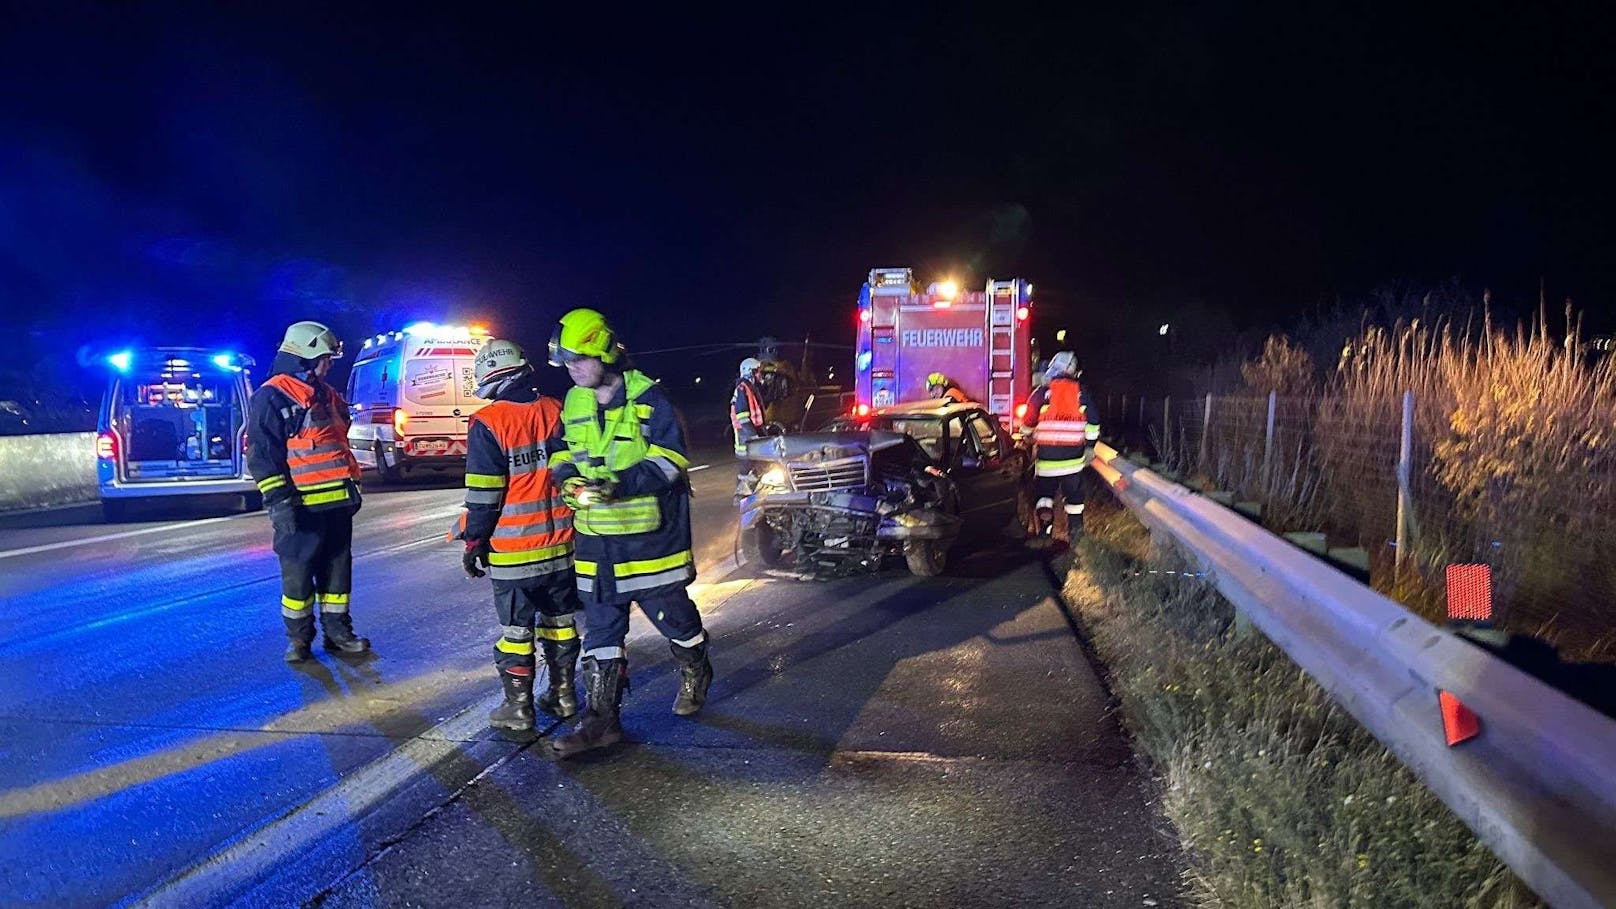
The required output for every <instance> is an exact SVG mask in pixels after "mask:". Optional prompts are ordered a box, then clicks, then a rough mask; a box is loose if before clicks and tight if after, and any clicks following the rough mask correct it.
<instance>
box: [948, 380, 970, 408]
mask: <svg viewBox="0 0 1616 909" xmlns="http://www.w3.org/2000/svg"><path fill="white" fill-rule="evenodd" d="M943 397H944V398H945V399H946V400H949V401H953V402H954V403H956V404H965V403H968V402H969V401H970V400H971V396H970V395H967V394H966V393H965V392H964V390H963V389H961V388H960V387H959V386H958V385H950V386H948V387H947V388H945V389H943Z"/></svg>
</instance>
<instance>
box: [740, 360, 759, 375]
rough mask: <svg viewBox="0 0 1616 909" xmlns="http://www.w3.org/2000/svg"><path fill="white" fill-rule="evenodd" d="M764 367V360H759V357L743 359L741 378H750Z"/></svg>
mask: <svg viewBox="0 0 1616 909" xmlns="http://www.w3.org/2000/svg"><path fill="white" fill-rule="evenodd" d="M762 368H763V361H762V360H759V359H758V358H757V357H747V358H746V359H744V360H742V361H741V378H743V379H750V378H752V377H753V376H755V375H757V371H758V370H759V369H762Z"/></svg>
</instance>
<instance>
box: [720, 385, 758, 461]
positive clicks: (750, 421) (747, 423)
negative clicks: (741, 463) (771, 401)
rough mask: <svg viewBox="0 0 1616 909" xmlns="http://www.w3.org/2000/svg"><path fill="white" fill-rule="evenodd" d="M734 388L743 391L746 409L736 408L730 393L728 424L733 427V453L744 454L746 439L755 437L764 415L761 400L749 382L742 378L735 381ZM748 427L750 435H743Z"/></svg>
mask: <svg viewBox="0 0 1616 909" xmlns="http://www.w3.org/2000/svg"><path fill="white" fill-rule="evenodd" d="M735 388H736V389H737V390H738V391H742V392H744V393H745V396H746V409H745V410H737V409H736V407H735V396H734V395H731V396H730V401H729V424H730V426H732V427H733V428H734V429H735V453H736V454H738V455H744V454H746V443H747V441H749V440H750V439H753V438H756V437H757V435H758V430H760V429H762V428H763V424H764V422H765V420H766V417H765V416H764V407H763V400H762V399H761V398H759V397H758V393H757V389H756V388H754V387H753V385H752V383H751V382H748V381H746V380H745V379H742V380H741V381H740V382H737V383H735ZM748 427H750V429H751V435H749V436H748V435H743V433H745V432H746V431H747V429H748Z"/></svg>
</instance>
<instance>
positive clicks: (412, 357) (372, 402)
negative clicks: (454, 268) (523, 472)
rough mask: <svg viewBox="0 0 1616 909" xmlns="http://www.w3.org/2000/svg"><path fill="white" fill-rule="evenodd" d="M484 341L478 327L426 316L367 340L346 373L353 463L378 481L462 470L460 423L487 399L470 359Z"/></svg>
mask: <svg viewBox="0 0 1616 909" xmlns="http://www.w3.org/2000/svg"><path fill="white" fill-rule="evenodd" d="M487 341H488V331H487V330H486V329H484V328H483V327H481V326H477V325H470V326H468V325H437V324H434V323H431V322H417V323H416V324H414V325H410V326H409V327H407V328H404V329H402V330H400V331H393V332H384V333H382V334H379V335H377V336H375V337H374V338H369V339H366V341H365V343H364V345H363V346H362V347H361V349H360V350H359V353H358V355H357V356H355V357H354V359H353V366H352V368H351V369H350V371H349V373H348V394H347V398H348V404H349V406H350V407H352V408H353V424H352V425H351V426H350V427H349V428H348V442H349V444H350V445H351V446H352V447H353V452H354V457H355V458H357V459H358V460H359V465H360V466H361V467H364V468H367V469H369V470H374V471H375V472H376V476H377V478H378V479H380V480H381V481H382V482H384V483H390V482H395V481H397V480H400V479H402V478H403V476H404V474H405V473H406V472H408V471H412V470H433V471H438V472H441V471H444V470H465V469H466V427H467V425H468V424H469V423H470V421H471V415H472V414H474V413H476V412H477V411H479V410H481V409H482V408H483V407H485V406H487V404H488V402H487V401H484V400H483V399H481V398H479V397H477V396H476V390H477V384H476V381H475V380H474V379H473V378H472V366H471V363H472V359H473V358H474V357H476V356H477V351H478V350H480V349H481V348H482V346H483V344H484V343H486V342H487ZM349 349H350V350H352V348H351V347H350V348H349Z"/></svg>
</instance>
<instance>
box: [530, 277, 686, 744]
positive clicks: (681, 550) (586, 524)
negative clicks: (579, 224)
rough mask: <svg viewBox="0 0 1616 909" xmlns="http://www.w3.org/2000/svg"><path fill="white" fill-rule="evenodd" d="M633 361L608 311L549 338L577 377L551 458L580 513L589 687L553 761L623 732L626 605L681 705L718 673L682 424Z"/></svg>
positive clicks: (676, 707) (570, 319)
mask: <svg viewBox="0 0 1616 909" xmlns="http://www.w3.org/2000/svg"><path fill="white" fill-rule="evenodd" d="M627 361H628V354H627V352H626V351H625V350H624V348H623V345H622V344H620V343H619V342H618V340H617V336H616V335H615V334H614V333H613V331H612V329H611V327H610V326H609V325H608V324H607V323H606V319H605V317H604V316H602V315H601V314H600V313H598V312H596V311H595V310H592V309H574V310H572V311H571V312H569V313H567V314H566V315H565V316H562V318H561V323H560V324H559V325H558V326H556V330H555V334H554V335H553V336H552V337H551V339H550V362H551V363H552V364H555V365H564V366H566V368H567V374H568V375H569V376H571V378H572V381H573V383H574V387H573V388H572V389H570V390H569V391H568V392H567V397H566V401H565V403H564V404H563V406H562V409H561V419H562V423H563V431H564V434H565V438H566V443H567V448H568V450H567V451H564V452H558V453H556V454H553V455H551V457H550V465H551V470H552V471H553V472H554V474H555V477H556V481H557V482H558V483H560V485H561V490H562V496H563V498H564V499H565V500H566V502H567V504H568V505H569V506H571V507H572V509H573V510H574V512H575V515H574V519H573V520H574V527H575V529H576V531H577V537H576V543H577V547H578V558H577V563H576V567H577V576H578V591H579V593H580V594H582V598H583V602H584V616H585V620H586V621H585V625H586V629H585V634H584V642H583V651H584V656H583V669H584V685H585V688H586V690H587V692H588V703H587V704H586V706H585V708H584V712H583V717H582V719H581V720H580V721H579V722H578V724H577V725H576V726H575V727H574V728H573V730H572V731H571V732H569V733H567V734H566V735H563V736H560V737H558V738H556V739H553V740H551V741H549V742H547V747H548V748H549V751H550V753H551V755H552V756H554V757H557V758H565V757H570V756H572V755H575V754H579V753H581V752H584V751H589V750H592V749H595V748H603V747H606V746H608V745H611V744H613V743H615V742H617V741H618V740H620V739H621V738H622V735H623V733H622V729H621V727H620V725H619V722H618V712H619V709H620V706H621V704H622V697H623V693H624V691H626V690H627V688H628V660H627V656H626V651H625V650H624V649H623V642H624V639H625V637H626V636H627V634H628V608H629V603H630V602H631V601H632V602H636V603H638V604H639V607H640V611H641V612H643V613H645V615H646V617H647V618H649V619H650V620H651V624H652V625H654V626H656V629H657V631H659V632H661V633H662V635H663V636H664V637H666V638H667V639H668V641H669V644H670V647H671V649H672V651H673V656H674V659H675V660H676V661H678V664H679V675H680V684H679V694H678V696H677V697H676V698H675V700H674V704H673V712H674V713H676V714H678V715H679V716H690V715H691V714H694V713H696V712H697V711H698V710H700V709H701V707H702V704H703V703H705V702H706V700H707V688H708V686H709V685H710V684H711V683H712V678H713V669H712V664H711V663H709V662H708V659H707V632H706V631H705V630H704V629H703V628H702V623H701V615H700V613H698V612H697V611H696V604H695V603H694V602H693V601H692V600H691V599H690V594H689V593H688V592H687V591H686V590H685V588H686V587H687V586H688V585H689V584H690V582H691V581H693V580H695V577H696V567H695V560H694V558H693V556H692V554H691V549H690V502H689V495H690V485H689V476H688V474H687V473H686V469H687V467H688V466H689V461H688V460H687V459H686V457H685V440H684V432H683V430H682V429H681V428H680V423H679V417H678V414H677V413H675V412H674V409H673V405H672V404H671V403H669V401H668V399H667V397H666V396H665V395H663V393H662V390H661V389H659V388H658V387H657V384H656V381H655V380H653V379H650V378H648V377H647V376H646V375H645V374H644V373H642V372H640V371H639V370H637V369H634V368H632V367H631V366H630V365H629V363H628V362H627Z"/></svg>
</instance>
